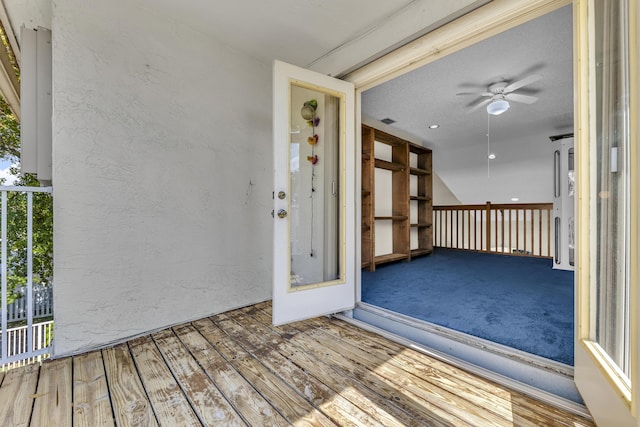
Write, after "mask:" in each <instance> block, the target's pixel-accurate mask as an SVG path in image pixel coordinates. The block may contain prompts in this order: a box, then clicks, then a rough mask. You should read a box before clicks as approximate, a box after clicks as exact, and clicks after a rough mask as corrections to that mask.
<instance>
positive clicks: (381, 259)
mask: <svg viewBox="0 0 640 427" xmlns="http://www.w3.org/2000/svg"><path fill="white" fill-rule="evenodd" d="M403 259H409V255H407V254H386V255H379V256H377V257H375V258H374V262H375V263H376V265H377V264H384V263H385V262H394V261H400V260H403Z"/></svg>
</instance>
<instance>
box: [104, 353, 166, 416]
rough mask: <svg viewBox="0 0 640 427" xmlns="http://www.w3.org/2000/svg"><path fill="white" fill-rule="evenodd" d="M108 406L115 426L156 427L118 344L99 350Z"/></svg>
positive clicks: (127, 356) (131, 366) (129, 362)
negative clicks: (111, 408) (111, 410)
mask: <svg viewBox="0 0 640 427" xmlns="http://www.w3.org/2000/svg"><path fill="white" fill-rule="evenodd" d="M102 357H103V360H104V366H105V373H106V376H107V381H108V383H109V395H110V396H111V404H112V405H113V412H114V416H115V418H116V423H117V425H118V426H119V427H147V426H148V427H157V426H158V422H157V421H156V416H155V415H154V413H153V410H152V408H151V403H150V402H149V400H148V399H147V395H146V394H145V391H144V388H143V387H142V382H140V377H139V376H138V371H137V370H136V367H135V365H134V363H133V359H132V357H131V354H130V353H129V348H128V347H127V345H126V344H120V345H117V346H115V347H112V348H106V349H104V350H102Z"/></svg>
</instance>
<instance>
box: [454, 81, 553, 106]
mask: <svg viewBox="0 0 640 427" xmlns="http://www.w3.org/2000/svg"><path fill="white" fill-rule="evenodd" d="M541 78H542V76H541V75H540V74H531V75H530V76H527V77H525V78H523V79H520V80H518V81H516V82H513V83H509V82H507V81H500V82H496V83H493V84H491V85H489V87H487V91H486V92H479V93H474V92H471V93H469V92H467V93H458V94H457V95H481V96H482V97H484V98H485V99H481V100H479V101H478V102H476V103H474V104H472V105H471V106H470V108H469V110H468V111H467V112H468V113H471V112H472V111H476V110H477V109H479V108H480V107H482V106H484V105H486V106H487V113H489V114H491V115H494V116H497V115H499V114H502V113H504V112H506V111H507V110H508V109H509V107H510V106H511V105H510V104H509V101H515V102H521V103H524V104H533V103H534V102H536V101H537V100H538V98H537V97H535V96H531V95H524V94H521V93H514V91H516V90H518V89H520V88H521V87H523V86H527V85H529V84H531V83H533V82H536V81H538V80H540V79H541Z"/></svg>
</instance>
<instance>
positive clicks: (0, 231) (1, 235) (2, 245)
mask: <svg viewBox="0 0 640 427" xmlns="http://www.w3.org/2000/svg"><path fill="white" fill-rule="evenodd" d="M1 204H2V206H1V209H2V215H1V216H0V221H2V226H1V227H0V239H2V242H0V251H1V255H0V262H2V266H1V273H0V274H2V278H1V279H0V283H1V286H2V335H1V338H2V354H0V359H6V358H7V357H8V350H9V349H8V347H7V344H8V343H7V339H8V337H7V314H8V313H7V192H6V191H2V201H1Z"/></svg>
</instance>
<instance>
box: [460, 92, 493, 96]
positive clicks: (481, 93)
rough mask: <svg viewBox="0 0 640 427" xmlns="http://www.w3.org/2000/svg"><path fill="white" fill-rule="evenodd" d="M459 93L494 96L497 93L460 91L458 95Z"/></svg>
mask: <svg viewBox="0 0 640 427" xmlns="http://www.w3.org/2000/svg"><path fill="white" fill-rule="evenodd" d="M457 95H477V96H493V95H495V94H494V93H491V92H460V93H456V96H457Z"/></svg>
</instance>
